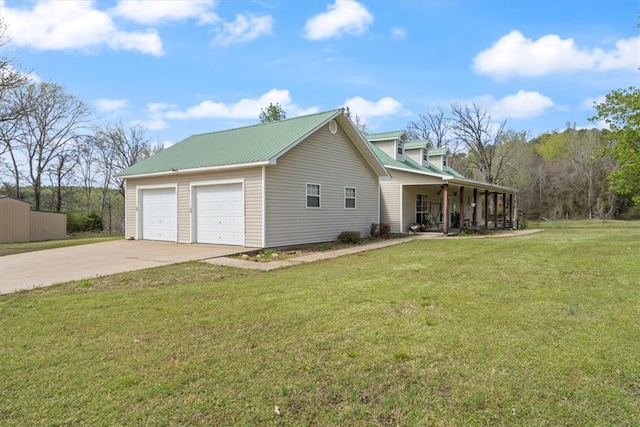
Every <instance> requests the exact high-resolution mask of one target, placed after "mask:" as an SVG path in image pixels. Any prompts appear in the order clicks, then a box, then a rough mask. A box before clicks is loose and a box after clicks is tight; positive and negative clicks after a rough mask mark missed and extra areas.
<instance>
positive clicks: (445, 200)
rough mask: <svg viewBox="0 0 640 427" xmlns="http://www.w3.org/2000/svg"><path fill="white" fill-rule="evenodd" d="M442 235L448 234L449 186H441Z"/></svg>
mask: <svg viewBox="0 0 640 427" xmlns="http://www.w3.org/2000/svg"><path fill="white" fill-rule="evenodd" d="M442 233H443V234H444V235H445V236H446V235H448V234H449V184H444V185H443V186H442Z"/></svg>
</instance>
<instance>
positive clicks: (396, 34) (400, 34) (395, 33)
mask: <svg viewBox="0 0 640 427" xmlns="http://www.w3.org/2000/svg"><path fill="white" fill-rule="evenodd" d="M391 37H393V38H394V39H395V40H404V39H405V38H407V30H405V29H404V28H401V27H393V28H392V29H391Z"/></svg>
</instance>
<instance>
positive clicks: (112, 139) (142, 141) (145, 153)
mask: <svg viewBox="0 0 640 427" xmlns="http://www.w3.org/2000/svg"><path fill="white" fill-rule="evenodd" d="M94 138H95V144H96V146H97V147H98V150H99V155H100V160H101V163H102V172H103V174H105V178H106V179H105V181H104V186H103V194H106V190H107V188H108V186H109V185H110V183H116V184H117V186H118V188H119V191H120V194H122V196H123V197H124V183H123V182H122V181H121V180H116V179H115V178H114V175H115V173H117V172H119V171H121V170H123V169H126V168H128V167H130V166H133V165H135V164H136V163H138V162H140V161H142V160H144V159H146V158H147V157H149V156H151V155H152V154H155V153H157V152H159V151H160V150H162V146H160V145H154V144H153V143H152V142H151V140H150V139H149V138H148V137H147V136H146V129H145V128H144V127H143V126H141V125H134V126H131V127H129V128H128V129H127V128H125V127H124V125H123V124H122V122H118V123H116V124H112V125H106V126H104V127H103V128H101V129H98V130H97V131H96V133H95V136H94Z"/></svg>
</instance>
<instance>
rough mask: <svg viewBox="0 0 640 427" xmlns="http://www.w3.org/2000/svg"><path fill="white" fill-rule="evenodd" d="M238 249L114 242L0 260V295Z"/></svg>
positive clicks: (38, 252)
mask: <svg viewBox="0 0 640 427" xmlns="http://www.w3.org/2000/svg"><path fill="white" fill-rule="evenodd" d="M251 250H255V248H243V247H240V246H223V245H200V244H178V243H170V242H152V241H142V240H115V241H111V242H103V243H94V244H89V245H80V246H71V247H67V248H60V249H49V250H45V251H36V252H27V253H23V254H17V255H8V256H4V257H0V294H8V293H11V292H15V291H17V290H22V289H32V288H35V287H40V286H50V285H53V284H55V283H62V282H68V281H71V280H81V279H88V278H92V277H97V276H105V275H109V274H115V273H122V272H126V271H134V270H142V269H144V268H151V267H159V266H162V265H168V264H175V263H179V262H185V261H199V260H205V259H210V258H217V257H224V256H228V255H232V254H237V253H242V252H248V251H251Z"/></svg>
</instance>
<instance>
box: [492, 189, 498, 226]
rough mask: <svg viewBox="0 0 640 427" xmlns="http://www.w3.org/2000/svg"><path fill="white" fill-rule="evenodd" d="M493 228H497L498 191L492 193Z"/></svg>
mask: <svg viewBox="0 0 640 427" xmlns="http://www.w3.org/2000/svg"><path fill="white" fill-rule="evenodd" d="M493 228H495V229H497V228H498V192H497V191H496V192H495V193H493Z"/></svg>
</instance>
